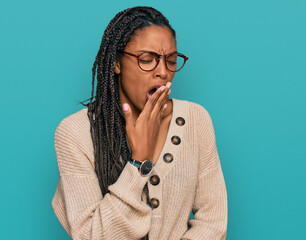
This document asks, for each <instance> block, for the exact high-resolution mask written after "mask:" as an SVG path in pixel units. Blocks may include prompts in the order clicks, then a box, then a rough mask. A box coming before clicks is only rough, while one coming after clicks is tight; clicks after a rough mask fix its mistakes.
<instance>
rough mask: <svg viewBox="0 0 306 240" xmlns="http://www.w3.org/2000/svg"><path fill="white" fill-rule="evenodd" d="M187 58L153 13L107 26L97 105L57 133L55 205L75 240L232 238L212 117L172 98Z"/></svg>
mask: <svg viewBox="0 0 306 240" xmlns="http://www.w3.org/2000/svg"><path fill="white" fill-rule="evenodd" d="M187 59H188V58H187V57H186V56H184V55H183V54H180V53H177V48H176V39H175V31H174V30H173V29H172V27H171V26H170V24H169V22H168V20H167V19H166V18H165V17H164V16H163V15H162V14H161V13H160V12H159V11H157V10H156V9H153V8H150V7H135V8H130V9H126V10H124V11H122V12H119V13H118V14H117V15H116V16H115V17H114V18H113V19H112V20H111V22H110V23H109V25H108V26H107V28H106V30H105V32H104V35H103V38H102V43H101V46H100V49H99V52H98V54H97V56H96V60H95V62H94V65H93V76H92V95H91V96H92V97H91V101H90V103H88V104H87V105H85V106H86V108H84V109H82V110H80V111H78V112H76V113H74V114H72V115H70V116H68V117H66V118H64V119H63V120H62V121H61V122H60V124H59V125H58V126H57V128H56V131H55V137H54V138H55V143H54V144H55V151H56V156H57V161H58V166H59V173H60V177H59V183H58V186H57V189H56V192H55V196H54V198H53V200H52V206H53V209H54V211H55V214H56V216H57V217H58V219H59V221H60V222H61V224H62V225H63V227H64V228H65V230H66V231H67V233H68V234H69V235H70V236H71V237H72V238H73V239H80V240H81V239H129V240H131V239H147V238H149V239H150V240H154V239H158V240H161V239H165V240H166V239H167V240H170V239H197V240H198V239H225V236H226V230H227V194H226V188H225V183H224V178H223V174H222V169H221V165H220V160H219V157H218V152H217V148H216V143H215V135H214V130H213V125H212V121H211V118H210V116H209V114H208V112H207V111H206V110H205V109H204V108H203V107H202V106H200V105H198V104H196V103H193V102H188V101H183V100H178V99H169V94H170V92H171V90H170V86H171V82H172V80H173V77H174V74H175V72H176V71H178V70H180V69H181V68H182V67H183V66H184V64H185V62H186V60H187ZM96 72H97V87H96V96H95V101H93V102H92V100H93V92H94V81H95V74H96ZM191 211H192V212H193V213H194V219H193V220H189V221H188V219H189V215H190V212H191Z"/></svg>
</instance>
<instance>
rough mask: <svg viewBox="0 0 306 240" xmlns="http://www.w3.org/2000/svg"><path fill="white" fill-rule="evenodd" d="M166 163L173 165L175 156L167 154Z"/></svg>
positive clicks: (165, 156)
mask: <svg viewBox="0 0 306 240" xmlns="http://www.w3.org/2000/svg"><path fill="white" fill-rule="evenodd" d="M164 161H165V162H166V163H171V162H172V161H173V155H172V154H171V153H165V155H164Z"/></svg>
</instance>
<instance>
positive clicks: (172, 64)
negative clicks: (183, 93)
mask: <svg viewBox="0 0 306 240" xmlns="http://www.w3.org/2000/svg"><path fill="white" fill-rule="evenodd" d="M122 53H125V54H128V55H130V56H133V57H136V58H137V63H138V66H139V67H140V69H141V70H143V71H146V72H150V71H153V70H154V69H155V68H156V67H157V65H158V63H159V61H160V57H164V60H165V64H166V68H167V69H168V70H169V71H170V72H177V71H179V70H181V69H182V68H183V67H184V65H185V63H186V61H187V60H188V57H186V56H185V55H183V54H181V53H178V52H173V53H170V54H168V55H160V54H158V53H156V52H151V51H143V52H141V53H140V54H138V55H135V54H132V53H129V52H126V51H122Z"/></svg>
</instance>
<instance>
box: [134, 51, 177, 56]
mask: <svg viewBox="0 0 306 240" xmlns="http://www.w3.org/2000/svg"><path fill="white" fill-rule="evenodd" d="M136 52H148V53H150V52H152V53H157V52H154V51H149V50H138V51H136ZM176 52H177V51H173V52H171V53H168V54H166V55H170V54H172V53H176ZM157 54H158V53H157Z"/></svg>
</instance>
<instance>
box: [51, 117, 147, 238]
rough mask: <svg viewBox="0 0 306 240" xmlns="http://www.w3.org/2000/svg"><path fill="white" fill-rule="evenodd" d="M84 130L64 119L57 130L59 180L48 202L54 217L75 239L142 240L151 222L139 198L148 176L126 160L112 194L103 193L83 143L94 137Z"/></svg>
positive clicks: (110, 189) (110, 187)
mask: <svg viewBox="0 0 306 240" xmlns="http://www.w3.org/2000/svg"><path fill="white" fill-rule="evenodd" d="M87 130H88V131H89V129H87ZM82 134H83V135H84V134H85V135H86V134H87V132H86V133H84V132H83V131H81V130H80V126H79V125H77V126H76V125H75V126H74V124H71V122H68V120H66V119H63V120H62V122H61V123H60V124H59V125H58V127H57V128H56V130H55V135H54V146H55V152H56V157H57V162H58V167H59V182H58V186H57V189H56V193H55V196H54V198H53V200H52V206H53V209H54V211H55V214H56V216H57V217H58V219H59V221H60V222H61V224H62V225H63V227H64V228H65V230H66V231H67V233H68V234H69V235H70V237H71V238H72V239H75V240H98V239H99V240H101V239H107V240H108V239H109V240H110V239H112V240H113V239H140V238H141V237H143V236H145V235H146V234H147V233H148V231H149V228H150V221H151V208H150V207H149V206H147V205H146V203H144V202H143V201H142V200H141V194H142V191H143V187H144V185H145V183H146V182H147V181H148V177H142V176H141V175H140V174H139V173H138V171H137V169H136V168H135V167H134V166H132V165H131V164H129V163H128V164H126V166H125V167H124V169H123V171H122V172H121V174H120V176H119V178H118V179H117V181H116V182H115V183H114V184H112V185H111V186H109V191H110V193H107V194H106V195H105V196H104V197H102V193H101V190H100V186H99V181H98V178H97V175H96V173H95V171H94V165H93V159H92V158H93V153H91V152H90V151H89V150H88V147H86V144H87V145H88V144H92V142H91V143H88V141H87V140H86V137H85V136H84V138H82V137H81V136H82ZM89 134H90V133H89ZM84 139H85V140H84ZM87 139H88V138H87ZM85 142H87V143H86V144H85Z"/></svg>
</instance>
